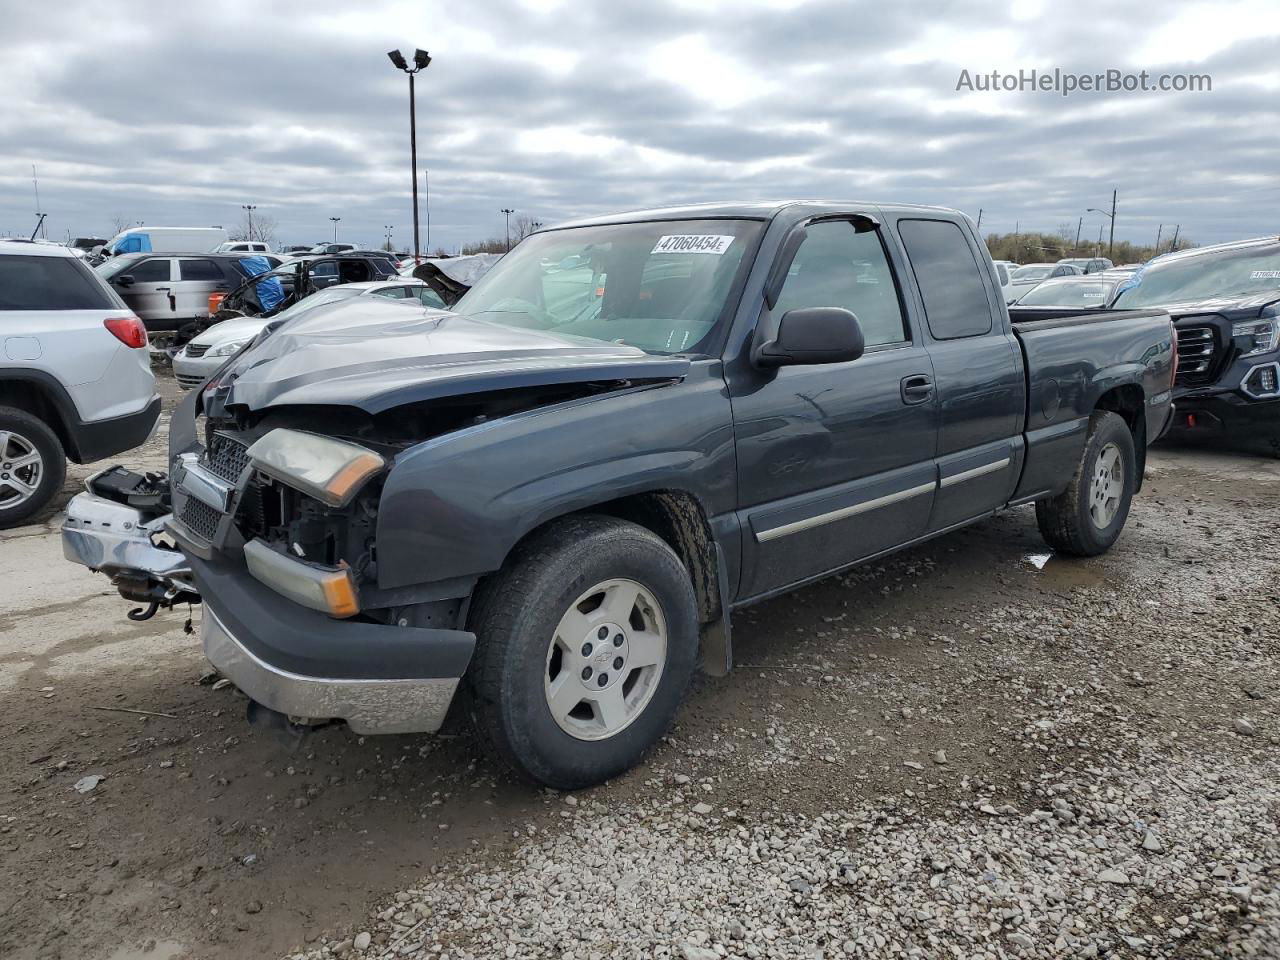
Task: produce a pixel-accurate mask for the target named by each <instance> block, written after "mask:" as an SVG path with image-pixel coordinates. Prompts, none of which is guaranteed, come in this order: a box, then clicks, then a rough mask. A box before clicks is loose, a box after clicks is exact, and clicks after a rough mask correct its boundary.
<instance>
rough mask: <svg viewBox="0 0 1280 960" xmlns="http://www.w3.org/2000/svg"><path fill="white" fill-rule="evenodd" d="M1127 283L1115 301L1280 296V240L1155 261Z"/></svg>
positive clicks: (1144, 303) (1140, 303)
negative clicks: (1259, 294)
mask: <svg viewBox="0 0 1280 960" xmlns="http://www.w3.org/2000/svg"><path fill="white" fill-rule="evenodd" d="M1126 282H1127V283H1128V284H1129V285H1128V286H1127V287H1126V288H1125V289H1124V290H1122V291H1121V293H1120V296H1118V297H1116V302H1115V304H1114V306H1116V307H1124V308H1125V309H1130V308H1133V307H1150V306H1156V305H1159V304H1165V303H1178V302H1180V301H1185V300H1209V299H1212V298H1214V297H1228V296H1242V295H1245V294H1250V293H1275V295H1276V296H1277V297H1280V242H1277V243H1269V244H1265V245H1261V246H1255V247H1236V248H1234V249H1229V250H1218V251H1216V252H1206V253H1201V254H1196V255H1195V256H1190V257H1180V258H1178V259H1176V260H1166V261H1164V262H1163V263H1162V262H1161V261H1159V260H1155V261H1152V262H1151V263H1150V264H1149V265H1148V266H1146V267H1144V268H1142V269H1141V270H1139V271H1138V272H1137V273H1135V274H1134V275H1133V276H1132V277H1130V278H1129V280H1128V281H1126Z"/></svg>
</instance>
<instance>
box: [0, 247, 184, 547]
mask: <svg viewBox="0 0 1280 960" xmlns="http://www.w3.org/2000/svg"><path fill="white" fill-rule="evenodd" d="M159 416H160V397H159V395H158V394H157V393H156V390H155V377H154V376H153V375H152V373H151V361H150V356H149V354H148V351H147V330H146V328H145V327H144V326H143V325H142V321H141V320H139V319H138V318H137V317H136V316H134V315H133V314H132V313H131V312H130V311H129V308H128V307H126V306H125V305H124V304H123V303H122V302H121V300H120V298H119V297H117V296H116V294H115V293H114V292H113V291H112V290H111V288H110V287H109V286H107V284H106V283H105V282H104V281H103V280H102V278H101V277H99V276H98V275H97V274H96V273H94V272H93V270H91V269H90V268H89V267H87V266H86V265H85V264H84V263H82V262H81V261H80V259H79V258H78V257H76V256H75V254H74V253H72V252H71V250H69V249H68V248H66V247H60V246H53V245H50V244H37V243H29V242H26V241H22V240H0V529H3V528H6V527H12V526H15V525H16V524H18V523H21V522H23V521H25V520H27V519H28V518H29V517H31V516H32V515H33V514H36V513H38V512H39V511H40V510H42V509H43V508H44V507H45V506H46V505H47V504H48V503H49V501H50V500H52V499H53V497H54V495H55V494H56V493H57V492H58V491H59V490H60V489H61V487H62V481H63V478H64V477H65V476H66V468H67V465H66V459H67V458H70V459H71V460H73V461H75V462H76V463H91V462H92V461H94V460H101V459H102V458H103V457H110V456H114V455H115V454H118V453H121V452H123V451H125V450H128V449H130V448H132V447H136V446H137V445H138V444H140V443H142V442H143V441H144V440H146V438H147V437H148V435H150V433H151V430H152V428H153V427H154V426H155V423H156V420H157V419H158V418H159Z"/></svg>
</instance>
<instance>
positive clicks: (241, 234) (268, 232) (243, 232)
mask: <svg viewBox="0 0 1280 960" xmlns="http://www.w3.org/2000/svg"><path fill="white" fill-rule="evenodd" d="M276 226H277V224H276V218H275V217H273V216H271V215H270V214H266V213H258V214H254V216H253V229H252V230H250V229H249V211H248V210H246V211H244V213H242V214H241V215H240V222H239V223H237V224H236V225H235V226H234V227H232V228H231V230H230V231H229V233H228V236H229V237H230V238H231V239H232V240H263V241H265V242H267V243H270V244H272V245H274V244H275V242H276Z"/></svg>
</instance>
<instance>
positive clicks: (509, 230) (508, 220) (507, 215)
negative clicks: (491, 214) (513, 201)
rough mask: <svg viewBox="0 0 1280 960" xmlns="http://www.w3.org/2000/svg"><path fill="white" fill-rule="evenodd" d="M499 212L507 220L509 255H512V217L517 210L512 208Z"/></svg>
mask: <svg viewBox="0 0 1280 960" xmlns="http://www.w3.org/2000/svg"><path fill="white" fill-rule="evenodd" d="M498 212H499V213H500V214H502V215H503V216H505V217H506V218H507V253H510V252H511V215H512V214H513V213H515V210H514V209H513V208H511V207H503V208H502V209H501V210H499V211H498Z"/></svg>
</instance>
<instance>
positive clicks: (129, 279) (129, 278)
mask: <svg viewBox="0 0 1280 960" xmlns="http://www.w3.org/2000/svg"><path fill="white" fill-rule="evenodd" d="M116 286H117V287H132V286H133V274H131V273H126V274H123V275H122V276H119V277H116Z"/></svg>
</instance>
